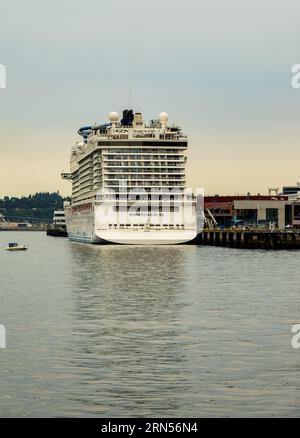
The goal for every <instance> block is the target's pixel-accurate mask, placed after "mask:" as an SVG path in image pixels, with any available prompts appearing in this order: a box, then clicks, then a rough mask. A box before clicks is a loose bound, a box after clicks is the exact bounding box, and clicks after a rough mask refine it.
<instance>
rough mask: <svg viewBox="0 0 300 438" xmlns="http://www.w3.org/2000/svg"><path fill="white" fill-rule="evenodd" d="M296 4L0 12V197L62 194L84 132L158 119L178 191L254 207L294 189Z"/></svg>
mask: <svg viewBox="0 0 300 438" xmlns="http://www.w3.org/2000/svg"><path fill="white" fill-rule="evenodd" d="M299 16H300V3H299V0H184V1H183V0H182V1H179V0H165V1H159V0H151V1H145V0H114V1H111V2H108V1H104V0H51V1H49V0H48V1H44V0H39V1H38V0H27V1H23V2H22V1H20V0H1V3H0V64H3V65H5V67H6V70H7V88H6V89H5V90H3V89H0V196H4V195H10V196H11V195H22V194H29V193H34V192H36V191H46V190H47V191H54V190H57V189H59V190H60V191H61V192H62V193H64V194H69V193H70V186H69V184H68V183H67V182H63V181H61V179H60V171H61V170H62V169H64V170H68V166H69V153H70V148H71V146H72V144H73V143H74V141H75V140H76V132H77V129H78V127H80V126H81V125H82V124H86V123H91V122H94V121H97V122H99V123H100V122H104V121H106V119H107V114H108V113H109V112H110V111H112V110H116V111H118V112H120V113H121V111H122V109H124V108H127V107H129V108H133V109H135V110H137V111H142V112H144V114H145V118H146V119H150V118H153V117H156V116H157V114H158V113H159V112H160V111H167V112H168V113H169V115H170V119H171V121H174V122H176V123H179V124H180V125H181V126H182V127H183V128H184V130H185V132H186V133H187V134H189V136H190V149H189V160H188V168H187V170H188V182H189V184H190V185H192V186H193V187H204V188H205V191H206V193H211V194H212V193H219V194H231V193H245V192H248V191H250V192H252V193H257V192H260V193H264V192H266V190H267V187H268V186H279V187H281V186H282V185H283V184H291V183H295V182H296V181H297V180H300V170H299V162H300V149H299V144H298V143H299V119H300V89H298V90H296V89H293V88H292V87H291V67H292V65H293V64H298V63H300V43H299V41H300V27H299Z"/></svg>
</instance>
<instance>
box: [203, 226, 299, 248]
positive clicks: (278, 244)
mask: <svg viewBox="0 0 300 438" xmlns="http://www.w3.org/2000/svg"><path fill="white" fill-rule="evenodd" d="M195 243H196V244H199V245H210V246H223V247H228V248H244V249H300V230H293V231H269V230H259V229H256V230H233V229H224V230H220V229H210V230H203V231H202V232H201V233H199V234H198V236H197V238H196V241H195Z"/></svg>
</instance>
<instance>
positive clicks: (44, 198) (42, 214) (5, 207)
mask: <svg viewBox="0 0 300 438" xmlns="http://www.w3.org/2000/svg"><path fill="white" fill-rule="evenodd" d="M65 200H68V198H63V197H62V196H61V195H60V194H59V193H58V192H54V193H48V192H44V193H35V195H29V196H22V197H21V198H16V197H9V196H5V197H4V199H0V213H1V214H3V215H4V216H7V217H10V216H11V217H29V218H42V219H47V220H52V217H53V212H54V210H60V209H62V208H63V203H64V201H65Z"/></svg>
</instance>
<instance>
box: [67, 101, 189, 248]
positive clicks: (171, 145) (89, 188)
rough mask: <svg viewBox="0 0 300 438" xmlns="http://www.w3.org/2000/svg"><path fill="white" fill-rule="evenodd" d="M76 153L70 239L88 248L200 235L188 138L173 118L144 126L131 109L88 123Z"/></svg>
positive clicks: (163, 241) (71, 177)
mask: <svg viewBox="0 0 300 438" xmlns="http://www.w3.org/2000/svg"><path fill="white" fill-rule="evenodd" d="M78 133H79V135H80V136H81V137H82V141H80V142H78V143H77V144H76V145H75V146H74V147H73V148H72V152H71V164H70V172H68V173H66V172H64V173H62V177H63V178H64V179H68V180H70V181H71V182H72V201H71V205H69V206H67V207H66V208H65V213H66V225H67V231H68V235H69V238H70V239H73V240H78V241H83V242H89V243H107V242H111V243H123V244H174V243H184V242H188V241H190V240H192V239H194V238H195V237H196V234H197V225H196V217H195V216H196V215H195V198H194V197H193V194H192V193H191V192H190V191H187V189H186V176H185V163H186V155H185V153H186V150H187V147H188V139H187V137H186V136H185V135H184V134H183V133H182V130H181V128H180V127H178V126H174V125H173V126H169V125H168V114H167V113H164V112H163V113H161V114H160V115H159V119H157V120H152V121H151V122H150V123H149V124H148V125H146V124H145V122H144V118H143V114H142V113H140V112H136V113H134V112H133V111H131V110H125V111H124V112H123V117H122V119H121V120H120V118H119V115H118V113H116V112H112V113H110V115H109V122H108V123H106V124H102V125H94V126H85V127H83V128H80V129H79V131H78Z"/></svg>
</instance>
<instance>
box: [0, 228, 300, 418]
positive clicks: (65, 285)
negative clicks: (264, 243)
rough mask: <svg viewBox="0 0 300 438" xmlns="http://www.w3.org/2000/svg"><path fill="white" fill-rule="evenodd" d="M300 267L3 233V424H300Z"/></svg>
mask: <svg viewBox="0 0 300 438" xmlns="http://www.w3.org/2000/svg"><path fill="white" fill-rule="evenodd" d="M14 240H18V241H19V242H20V243H24V244H29V245H30V248H29V250H28V251H27V252H24V253H23V252H20V253H9V252H7V251H5V250H4V249H3V248H4V246H5V244H6V243H7V242H8V241H14ZM299 262H300V251H299V252H287V251H282V252H264V251H247V250H237V249H226V248H213V247H196V246H171V247H125V246H92V245H85V244H80V243H72V242H69V241H68V240H67V239H62V238H51V237H46V236H45V235H44V234H43V233H30V232H20V233H7V232H1V233H0V324H4V325H5V326H6V330H7V349H6V350H0V416H2V417H3V416H9V417H12V416H24V417H36V416H59V417H61V416H62V417H65V416H74V417H78V416H100V417H101V416H102V417H103V416H160V417H161V416H170V417H175V416H210V417H212V416H257V415H258V416H270V415H273V416H299V415H300V391H299V390H300V379H299V374H300V350H294V349H292V347H291V336H292V335H291V326H292V325H293V324H295V323H300V306H299V300H300V291H299Z"/></svg>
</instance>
